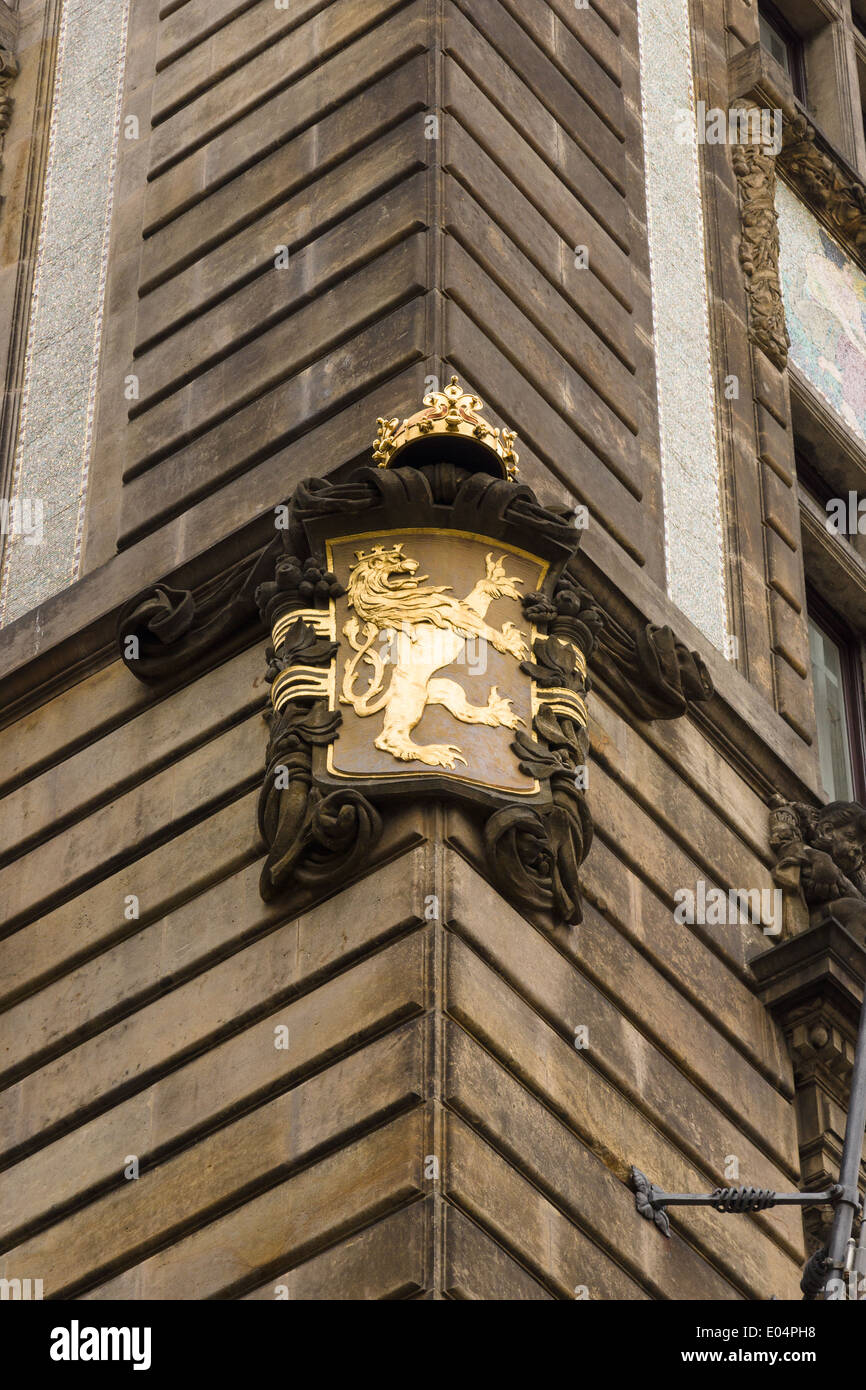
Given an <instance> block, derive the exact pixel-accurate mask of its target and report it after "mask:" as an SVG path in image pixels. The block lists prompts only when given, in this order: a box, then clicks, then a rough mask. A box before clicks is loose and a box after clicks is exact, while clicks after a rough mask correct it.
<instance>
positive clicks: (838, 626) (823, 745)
mask: <svg viewBox="0 0 866 1390" xmlns="http://www.w3.org/2000/svg"><path fill="white" fill-rule="evenodd" d="M808 608H809V615H808V616H809V655H810V658H811V662H812V681H813V684H814V688H815V715H816V718H817V722H818V758H819V762H820V766H821V779H822V781H823V783H824V790H825V791H826V793H827V795H828V797H829V798H830V800H831V801H862V800H863V799H864V795H866V776H864V757H863V749H864V740H863V714H862V707H863V699H862V679H861V676H860V672H859V649H858V645H857V643H856V641H854V640H853V638H852V635H851V634H850V633H849V632H848V631H847V629H846V628H845V627H844V625H843V624H842V622H841V621H840V620H839V618H838V617H837V616H836V615H835V614H834V613H833V612H832V611H831V610H830V609H829V608H828V607H827V606H826V604H824V603H823V602H822V601H821V599H819V598H818V596H817V595H816V594H813V593H810V594H809V595H808Z"/></svg>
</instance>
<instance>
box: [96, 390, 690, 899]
mask: <svg viewBox="0 0 866 1390" xmlns="http://www.w3.org/2000/svg"><path fill="white" fill-rule="evenodd" d="M482 410H483V404H482V402H481V401H480V400H479V399H478V397H477V396H474V395H472V394H470V393H467V392H464V391H463V390H462V388H461V387H460V384H459V382H458V381H457V379H456V378H452V379H451V382H450V383H449V385H448V387H447V388H446V390H445V391H444V392H432V393H431V394H430V395H428V396H426V397H425V399H424V405H423V409H422V410H421V411H419V412H418V413H417V414H416V415H414V416H411V417H410V418H409V419H407V420H403V421H402V423H401V422H400V421H399V419H393V420H380V421H379V422H378V437H377V440H376V445H375V453H374V460H375V464H374V466H368V467H364V468H360V469H358V470H357V471H356V472H355V473H354V474H353V475H352V477H351V478H350V479H349V480H348V481H344V482H329V481H328V480H326V479H322V478H310V479H307V480H306V481H305V482H302V483H301V484H300V485H299V486H298V487H297V489H296V490H295V492H294V494H293V496H292V498H291V499H290V501H289V502H288V503H287V504H286V506H284V507H281V508H277V515H278V531H277V535H276V537H275V539H274V540H273V541H272V542H271V544H270V545H269V546H268V547H267V548H266V549H265V550H264V551H262V552H260V553H259V554H258V555H257V556H255V557H253V558H252V559H251V560H250V561H249V562H248V563H247V564H246V565H245V566H244V567H242V568H241V569H239V570H238V571H237V572H234V573H233V574H231V575H230V576H228V577H227V578H226V580H225V581H224V583H223V584H222V585H221V586H220V587H219V588H218V589H217V590H215V591H214V592H213V593H211V594H210V595H208V596H207V597H206V598H204V599H201V600H199V601H198V602H197V601H196V600H195V599H194V598H193V596H192V594H190V593H188V592H184V591H178V590H172V589H169V588H167V587H165V586H162V585H160V586H157V587H156V588H155V589H153V590H152V591H150V592H149V593H146V594H144V595H140V596H139V597H138V598H137V599H135V600H134V601H133V602H132V603H131V604H129V605H128V606H127V607H126V609H125V610H124V611H123V613H122V614H121V616H120V620H119V627H118V637H119V641H120V646H121V651H122V653H123V656H124V660H125V661H126V663H127V665H128V666H129V669H130V670H131V671H132V672H133V673H134V674H135V675H136V676H137V677H138V678H139V679H142V680H145V681H161V680H165V679H168V678H170V677H171V676H172V675H173V674H175V673H181V672H182V673H184V674H185V675H187V676H188V675H189V674H190V673H191V672H192V671H194V670H196V669H200V668H201V666H202V665H203V664H205V663H206V662H207V661H208V660H213V658H214V653H215V649H216V648H217V647H218V645H219V644H220V643H224V642H225V640H226V639H227V638H228V637H229V636H230V634H232V633H237V631H238V630H239V629H242V628H244V627H245V626H250V625H252V624H253V623H255V622H256V620H257V618H258V619H259V620H261V622H263V623H264V624H265V626H266V628H267V630H268V631H269V632H270V635H271V645H270V646H269V648H268V653H267V654H268V660H269V666H268V680H269V682H270V686H271V709H270V713H269V723H270V740H269V744H268V751H267V768H266V772H265V777H264V782H263V786H262V791H261V795H260V800H259V825H260V828H261V832H262V835H263V838H264V841H265V843H266V845H267V849H268V853H267V859H266V861H265V864H264V868H263V871H262V879H261V891H262V895H263V897H265V898H266V899H267V900H270V899H273V898H275V897H277V896H278V895H280V894H283V893H289V892H292V891H298V890H304V891H309V890H310V889H311V888H312V889H316V888H318V887H320V886H321V887H322V888H325V887H326V886H327V883H328V882H329V881H331V882H345V881H346V880H347V879H348V878H349V877H351V875H353V874H354V873H356V872H360V871H361V870H362V869H363V868H364V867H365V866H366V865H367V864H368V863H369V861H370V856H371V852H372V851H373V849H374V847H375V845H376V842H377V840H378V839H379V837H380V835H381V833H382V829H383V819H384V818H385V817H386V816H387V815H388V810H389V807H390V806H393V805H394V804H396V803H399V802H400V801H401V800H402V801H405V800H406V799H407V798H409V799H412V798H414V799H418V798H423V799H424V800H425V801H427V800H428V799H429V798H430V797H437V798H453V799H456V800H459V801H460V802H461V803H462V804H463V805H464V807H466V808H467V809H468V811H469V812H470V814H471V815H472V816H473V817H475V818H477V823H478V829H479V839H480V842H481V843H483V846H484V853H485V855H486V862H487V867H488V872H489V874H490V877H491V878H492V879H493V881H494V882H495V883H496V884H497V886H498V887H499V888H500V890H501V891H502V892H503V894H504V895H505V896H506V897H508V898H509V899H510V900H511V901H512V902H513V903H515V905H516V906H517V907H518V908H520V909H521V910H522V911H524V912H525V913H526V914H527V915H528V916H529V917H531V918H532V919H534V920H538V921H539V922H541V923H543V924H544V925H547V926H551V925H553V924H556V923H576V922H579V921H580V920H581V916H582V912H581V901H580V891H579V885H578V872H579V869H580V865H581V863H582V862H583V860H584V858H585V857H586V855H587V853H588V851H589V848H590V844H591V841H592V820H591V817H590V813H589V810H588V806H587V800H586V775H585V768H586V760H587V757H588V751H589V739H588V732H587V724H588V715H587V705H586V695H587V691H588V689H589V688H590V679H589V674H588V666H589V665H590V664H591V666H592V668H593V670H594V671H595V672H596V673H597V674H598V675H599V676H601V677H602V678H603V679H604V681H605V683H606V684H607V686H608V687H609V688H611V689H612V690H614V691H615V692H616V694H617V695H619V696H620V698H622V699H624V700H625V701H626V702H627V703H628V704H629V705H630V707H631V708H632V710H633V711H634V713H635V714H636V715H637V716H638V717H639V718H642V719H653V718H674V717H676V716H678V715H680V714H682V713H684V712H685V710H686V708H687V707H688V704H689V702H690V701H692V700H706V699H707V698H708V697H709V696H710V695H711V694H712V684H711V682H710V679H709V676H708V674H707V672H706V668H705V667H704V665H703V662H702V661H701V659H700V657H699V656H697V654H696V653H693V652H689V651H688V650H687V649H686V648H685V647H684V645H683V644H682V643H680V642H678V641H677V640H676V638H675V637H674V634H673V633H672V631H671V630H670V629H669V628H659V627H655V626H653V625H651V624H645V623H644V624H640V625H637V626H636V627H635V629H634V630H633V631H628V630H626V628H625V627H624V626H623V625H622V624H620V623H619V622H617V621H616V620H615V619H614V618H613V617H612V616H611V615H610V614H608V613H606V612H605V611H604V609H603V608H602V607H600V606H599V605H598V604H597V603H596V601H595V600H594V598H593V596H592V594H591V593H590V592H589V591H588V590H587V589H586V588H585V587H584V585H583V584H581V582H580V581H579V579H578V576H577V570H576V567H575V559H576V555H577V550H578V545H579V542H580V536H581V532H580V531H579V530H577V529H576V527H575V526H574V524H573V520H572V519H571V517H570V515H567V514H565V513H564V509H563V511H562V512H559V511H555V510H552V509H549V508H546V507H544V506H542V505H541V504H540V503H539V502H538V500H537V499H536V497H535V495H534V493H533V492H532V491H531V489H530V488H529V487H527V486H526V485H524V484H521V483H519V482H518V481H517V478H516V466H517V454H516V452H515V449H514V444H515V435H514V434H513V433H512V432H510V431H507V430H498V429H494V428H493V427H492V426H491V425H490V424H489V423H488V422H487V421H486V420H485V419H484V418H483V416H482V414H481V411H482ZM280 514H282V518H283V522H284V524H280V521H279V517H280Z"/></svg>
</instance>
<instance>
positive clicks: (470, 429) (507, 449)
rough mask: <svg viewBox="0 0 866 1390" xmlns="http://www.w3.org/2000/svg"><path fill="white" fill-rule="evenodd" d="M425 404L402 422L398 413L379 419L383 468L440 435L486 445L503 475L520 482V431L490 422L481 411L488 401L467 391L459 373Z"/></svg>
mask: <svg viewBox="0 0 866 1390" xmlns="http://www.w3.org/2000/svg"><path fill="white" fill-rule="evenodd" d="M424 405H425V407H426V409H425V410H419V411H417V413H416V414H415V415H410V416H409V418H408V420H404V421H403V422H402V424H401V423H400V420H399V418H398V416H396V415H395V416H394V418H393V420H385V419H383V418H381V417H380V419H379V420H377V422H376V423H377V424H378V426H379V432H378V434H377V436H376V447H375V449H374V452H373V458H374V460H375V461H376V463H378V465H379V467H380V468H390V467H391V465H392V464H393V462H394V460H395V458H396V457H397V455H398V454H400V453H402V452H403V450H404V449H405V448H406V447H407V446H408V445H409V444H416V443H418V442H419V441H420V440H423V439H428V438H431V437H432V436H436V435H438V436H440V437H442V436H444V437H445V438H450V439H464V440H467V441H472V442H474V443H476V444H483V445H484V447H485V448H486V449H488V450H489V451H490V453H492V454H493V455H494V456H495V457H496V460H497V463H498V466H499V470H500V471H501V473H502V476H503V478H510V479H511V481H512V482H514V481H516V479H517V462H518V455H517V453H516V451H515V448H514V442H515V440H516V439H517V434H516V433H515V431H514V430H498V429H494V427H493V426H492V425H490V424H488V423H487V421H486V420H485V419H483V418H482V416H481V415H480V414H479V413H478V412H479V411H481V410H483V409H484V402H483V401H481V400H479V398H478V397H477V396H474V395H472V394H471V393H470V392H466V391H464V390H463V388H462V386H461V385H460V382H459V381H458V379H457V377H456V376H452V378H451V380H450V381H449V383H448V385H447V386H446V387H445V390H444V391H431V392H430V394H429V395H427V396H425V397H424Z"/></svg>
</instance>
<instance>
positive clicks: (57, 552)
mask: <svg viewBox="0 0 866 1390" xmlns="http://www.w3.org/2000/svg"><path fill="white" fill-rule="evenodd" d="M127 14H128V0H64V5H63V10H62V14H61V19H60V32H59V37H58V56H57V75H56V80H55V89H54V100H53V109H52V116H51V137H50V146H49V154H48V165H47V169H46V181H45V193H44V201H43V210H42V225H41V230H40V239H39V249H38V255H37V264H36V271H35V276H34V286H33V301H32V305H31V315H30V326H29V334H28V345H27V361H26V374H25V385H24V396H23V402H22V411H21V425H20V430H19V437H18V446H17V451H16V459H15V473H14V481H13V488H12V498H11V499H10V501H11V505H7V507H6V508H4V514H5V515H6V517H7V543H6V549H5V555H4V567H3V576H2V588H0V622H2V623H9V622H12V621H13V620H14V619H15V618H17V617H20V616H21V614H23V613H26V612H28V611H29V610H31V609H33V608H35V607H36V606H37V605H38V604H39V603H41V602H42V601H43V600H45V599H46V598H49V597H50V596H51V595H52V594H55V593H58V592H59V591H60V590H61V589H64V588H66V587H67V585H69V584H71V583H72V582H73V581H74V580H75V579H76V578H77V577H78V572H79V564H80V556H81V531H82V524H83V514H84V498H85V492H86V487H87V473H88V463H89V458H90V449H91V442H92V430H93V413H94V405H95V392H96V372H97V366H98V359H99V341H100V336H101V327H102V304H103V298H104V290H105V268H106V259H107V250H108V233H109V225H110V220H111V196H112V186H113V177H114V167H115V162H116V154H117V142H118V134H119V123H120V99H121V88H122V74H123V68H124V63H125V56H126V55H125V49H126V32H127ZM36 517H38V518H39V522H40V526H39V532H40V533H41V539H37V530H36V528H35V527H28V526H27V525H26V524H23V525H22V524H21V521H22V519H23V520H24V522H25V523H26V520H27V519H28V518H30V519H31V520H32V519H35V518H36ZM27 531H29V534H24V532H27Z"/></svg>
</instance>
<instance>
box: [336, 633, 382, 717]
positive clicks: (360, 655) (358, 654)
mask: <svg viewBox="0 0 866 1390" xmlns="http://www.w3.org/2000/svg"><path fill="white" fill-rule="evenodd" d="M364 629H365V632H366V633H367V637H366V639H365V641H364V642H362V643H358V642H357V641H355V640H353V638H352V635H350V634H349V633H348V632H347V634H346V635H347V636H348V637H349V641H350V643H351V645H352V646H353V647H354V648H355V655H354V656H353V657H352V660H351V661H350V662H349V663H348V664H347V666H346V669H345V671H344V672H343V686H342V690H341V692H340V703H341V704H343V705H351V706H352V708H353V710H354V711H355V713H356V714H359V715H361V716H362V717H364V716H366V715H368V714H378V712H379V710H380V709H384V707H385V705H386V704H387V703H388V694H389V691H388V690H385V689H384V685H385V663H384V661H383V660H382V658H381V656H380V655H379V653H378V652H376V651H373V650H372V647H373V643H374V642H375V640H376V638H377V637H378V635H379V628H378V627H377V626H376V624H375V623H365V624H364ZM362 661H364V662H366V664H367V665H368V666H372V668H373V672H372V675H371V677H370V682H369V685H368V686H367V689H366V690H365V691H364V693H363V695H357V694H356V693H355V681H356V680H357V679H358V676H359V674H360V673H359V670H358V667H359V664H360V663H361V662H362ZM389 685H390V683H389ZM376 696H378V697H379V698H378V699H376ZM371 701H372V702H373V703H371Z"/></svg>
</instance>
